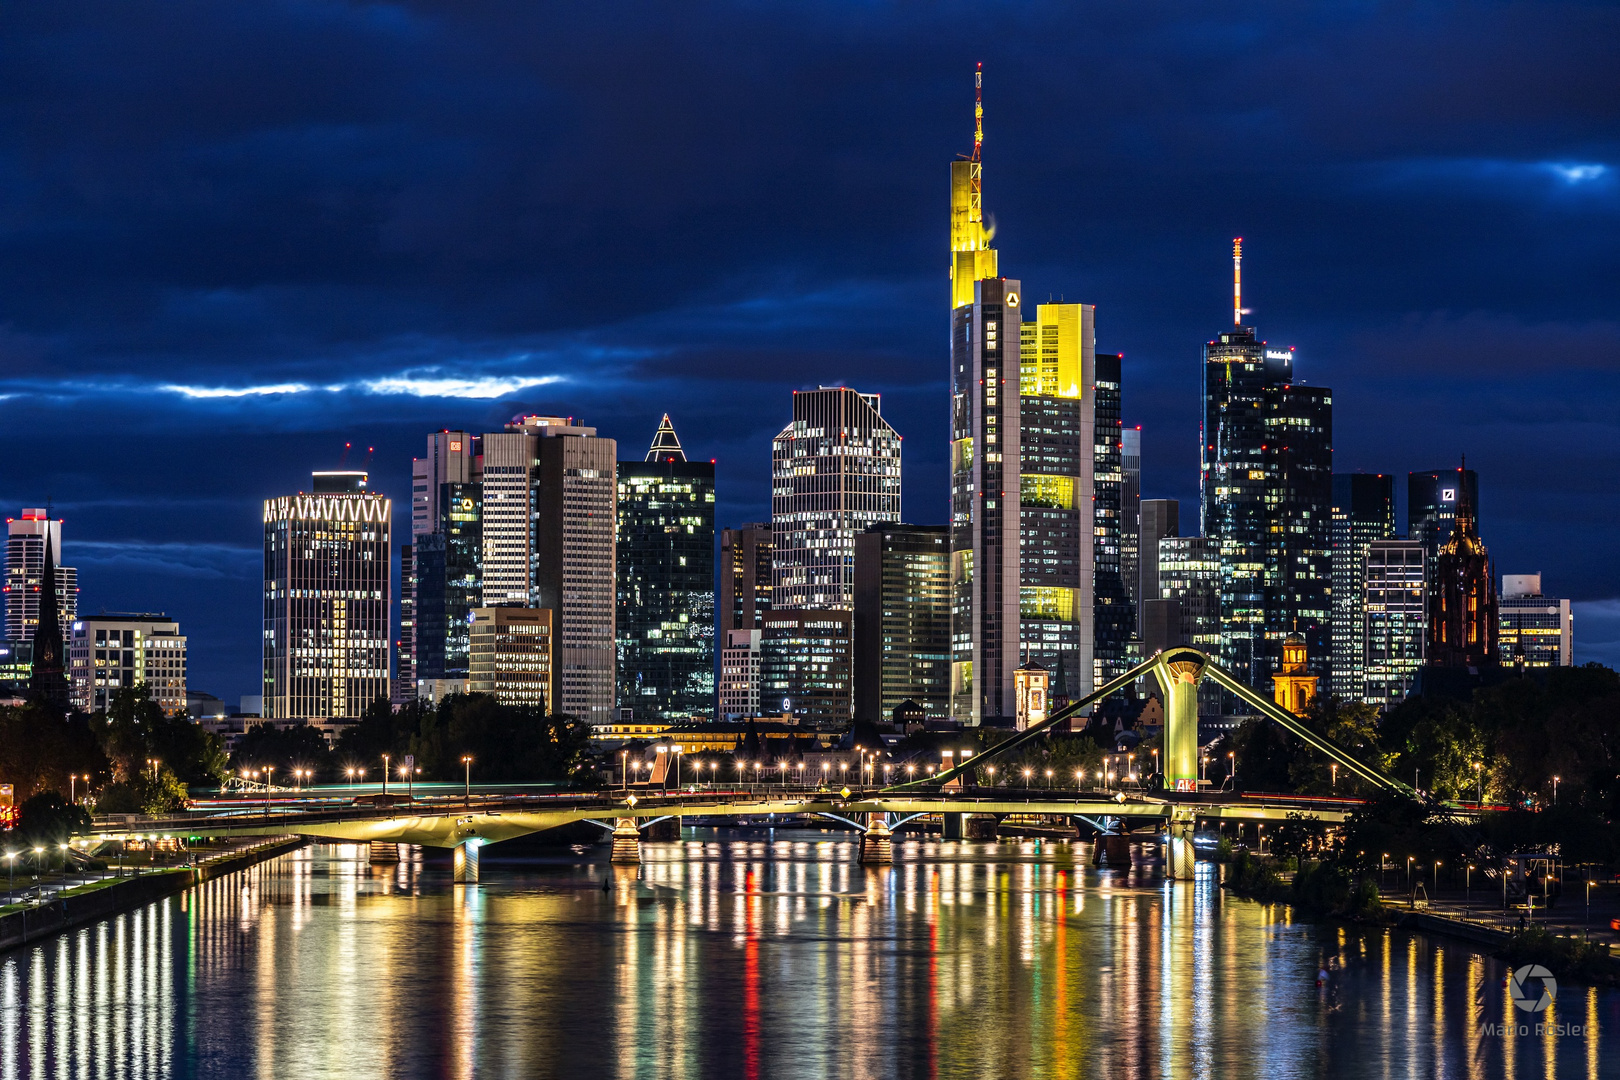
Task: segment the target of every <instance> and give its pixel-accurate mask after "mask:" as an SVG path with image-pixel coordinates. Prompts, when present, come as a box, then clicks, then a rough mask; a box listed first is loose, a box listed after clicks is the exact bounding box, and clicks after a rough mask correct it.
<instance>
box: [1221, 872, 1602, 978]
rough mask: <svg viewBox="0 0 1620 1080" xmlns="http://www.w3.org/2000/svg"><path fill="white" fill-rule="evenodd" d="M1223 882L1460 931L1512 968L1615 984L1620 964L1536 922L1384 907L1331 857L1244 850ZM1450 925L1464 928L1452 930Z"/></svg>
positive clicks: (1595, 946) (1255, 892)
mask: <svg viewBox="0 0 1620 1080" xmlns="http://www.w3.org/2000/svg"><path fill="white" fill-rule="evenodd" d="M1222 884H1223V886H1224V887H1225V888H1227V889H1230V890H1231V891H1232V892H1233V894H1234V895H1237V896H1242V897H1245V898H1246V899H1250V900H1260V901H1263V902H1265V903H1272V904H1290V905H1292V906H1293V907H1294V908H1296V909H1297V910H1298V911H1300V912H1301V913H1302V914H1304V915H1306V916H1308V917H1313V918H1320V919H1337V920H1340V921H1343V922H1350V923H1356V924H1359V925H1384V926H1387V925H1392V924H1396V923H1403V924H1404V923H1411V928H1412V929H1415V930H1418V931H1421V932H1426V933H1440V934H1445V935H1447V936H1450V937H1461V938H1464V939H1465V940H1468V941H1470V942H1472V943H1474V944H1476V945H1481V946H1484V947H1485V948H1488V949H1491V955H1492V956H1495V957H1496V958H1497V959H1499V960H1503V961H1506V962H1507V964H1508V965H1509V966H1511V967H1515V968H1518V967H1523V966H1524V965H1525V964H1540V965H1541V966H1542V967H1545V968H1547V969H1548V970H1549V971H1551V972H1552V973H1553V975H1554V976H1556V977H1557V978H1558V979H1560V980H1562V981H1565V982H1571V983H1584V984H1586V985H1591V986H1620V968H1617V966H1616V964H1615V961H1614V960H1613V959H1612V958H1611V956H1610V954H1609V949H1608V947H1607V946H1606V945H1603V944H1600V943H1597V942H1590V941H1585V940H1583V939H1581V938H1576V937H1565V936H1563V935H1561V934H1553V933H1550V932H1549V931H1547V930H1546V929H1544V928H1542V927H1539V926H1534V927H1531V928H1529V929H1527V930H1523V931H1520V932H1518V933H1514V934H1508V933H1507V932H1505V931H1493V930H1487V929H1485V928H1482V927H1479V926H1476V925H1474V924H1472V923H1463V922H1456V921H1455V920H1452V919H1448V918H1447V917H1445V916H1442V915H1435V914H1432V913H1424V914H1423V915H1422V916H1421V918H1413V917H1412V916H1411V915H1408V914H1405V913H1403V912H1401V911H1400V910H1399V909H1393V908H1390V907H1389V906H1387V905H1385V904H1384V902H1383V899H1382V897H1381V896H1380V895H1379V891H1378V882H1377V881H1376V880H1374V879H1373V878H1372V877H1371V876H1370V875H1366V874H1360V873H1358V872H1356V871H1354V870H1347V869H1345V868H1344V867H1342V866H1339V865H1337V864H1335V863H1332V862H1327V861H1315V860H1306V861H1305V863H1304V866H1303V867H1302V866H1300V865H1299V863H1298V861H1297V860H1295V859H1283V858H1270V857H1267V856H1262V855H1255V854H1254V853H1252V852H1250V851H1248V850H1246V849H1242V850H1239V851H1237V852H1236V853H1235V854H1234V855H1232V857H1231V858H1230V860H1229V866H1228V869H1227V875H1226V880H1225V881H1224V882H1223V883H1222ZM1452 925H1454V926H1455V927H1456V930H1457V931H1466V933H1460V932H1453V931H1452V930H1451V926H1452ZM1492 946H1496V947H1495V948H1492Z"/></svg>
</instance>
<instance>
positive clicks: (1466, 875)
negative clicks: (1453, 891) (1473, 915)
mask: <svg viewBox="0 0 1620 1080" xmlns="http://www.w3.org/2000/svg"><path fill="white" fill-rule="evenodd" d="M1473 896H1474V864H1473V863H1469V864H1468V865H1467V866H1465V867H1464V868H1463V913H1464V914H1467V913H1468V909H1469V908H1471V907H1472V906H1473V903H1474V900H1473Z"/></svg>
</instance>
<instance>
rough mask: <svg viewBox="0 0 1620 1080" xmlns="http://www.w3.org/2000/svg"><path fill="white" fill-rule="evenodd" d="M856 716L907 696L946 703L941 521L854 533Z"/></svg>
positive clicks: (947, 611) (947, 588)
mask: <svg viewBox="0 0 1620 1080" xmlns="http://www.w3.org/2000/svg"><path fill="white" fill-rule="evenodd" d="M854 657H855V660H854V663H855V715H856V717H857V718H858V719H861V720H872V721H887V720H890V719H892V718H893V716H894V710H895V707H896V706H897V705H899V704H900V703H901V702H903V701H905V700H907V699H908V698H909V699H911V700H913V701H915V702H916V703H917V704H918V705H920V706H922V707H923V709H924V710H925V711H926V713H927V714H928V715H930V716H945V715H947V711H948V710H949V708H950V694H949V690H950V676H951V662H950V661H951V538H950V529H949V528H947V527H946V526H944V525H874V526H872V527H871V528H870V529H867V530H866V531H865V532H863V533H861V535H859V536H857V537H856V538H855V652H854Z"/></svg>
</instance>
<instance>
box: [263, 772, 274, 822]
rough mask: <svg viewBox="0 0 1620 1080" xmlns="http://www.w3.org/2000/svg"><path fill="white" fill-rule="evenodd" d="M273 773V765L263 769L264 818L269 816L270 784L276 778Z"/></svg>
mask: <svg viewBox="0 0 1620 1080" xmlns="http://www.w3.org/2000/svg"><path fill="white" fill-rule="evenodd" d="M275 773H276V767H275V766H274V765H266V766H265V767H264V813H265V816H266V817H269V816H270V788H271V787H272V786H273V784H272V783H271V782H272V781H273V780H275V778H276V777H275Z"/></svg>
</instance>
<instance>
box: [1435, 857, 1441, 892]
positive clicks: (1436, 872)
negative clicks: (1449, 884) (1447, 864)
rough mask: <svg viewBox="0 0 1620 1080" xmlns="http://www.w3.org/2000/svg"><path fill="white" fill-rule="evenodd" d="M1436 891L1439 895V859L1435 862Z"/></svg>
mask: <svg viewBox="0 0 1620 1080" xmlns="http://www.w3.org/2000/svg"><path fill="white" fill-rule="evenodd" d="M1434 891H1435V893H1436V894H1438V893H1439V892H1440V860H1439V859H1436V860H1434Z"/></svg>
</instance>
